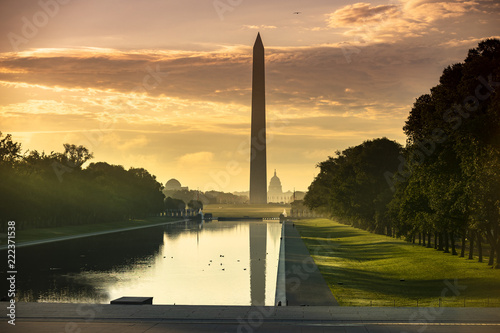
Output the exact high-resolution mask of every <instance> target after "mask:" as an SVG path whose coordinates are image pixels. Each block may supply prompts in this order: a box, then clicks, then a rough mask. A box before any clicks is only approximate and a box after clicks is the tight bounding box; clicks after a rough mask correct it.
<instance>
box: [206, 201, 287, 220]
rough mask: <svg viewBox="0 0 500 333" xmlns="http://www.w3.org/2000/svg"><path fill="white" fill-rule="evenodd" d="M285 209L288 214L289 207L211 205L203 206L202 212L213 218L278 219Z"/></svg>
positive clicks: (270, 205) (277, 205)
mask: <svg viewBox="0 0 500 333" xmlns="http://www.w3.org/2000/svg"><path fill="white" fill-rule="evenodd" d="M283 209H286V212H287V213H290V205H280V204H267V205H243V204H242V205H229V204H212V205H205V206H204V207H203V211H204V212H205V213H212V214H213V216H214V217H243V216H249V217H279V215H280V214H281V213H283Z"/></svg>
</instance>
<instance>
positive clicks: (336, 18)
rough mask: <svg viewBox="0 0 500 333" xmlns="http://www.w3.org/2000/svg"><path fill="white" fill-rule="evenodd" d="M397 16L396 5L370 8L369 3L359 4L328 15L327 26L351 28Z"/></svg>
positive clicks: (398, 11) (398, 12) (397, 9)
mask: <svg viewBox="0 0 500 333" xmlns="http://www.w3.org/2000/svg"><path fill="white" fill-rule="evenodd" d="M398 15H400V10H399V8H398V6H397V5H378V6H372V5H371V4H369V3H365V2H360V3H355V4H353V5H348V6H345V7H342V8H340V9H338V10H336V11H335V12H333V13H332V14H330V17H329V26H330V27H332V28H337V27H344V26H348V27H352V26H356V25H364V24H368V23H371V22H378V21H380V20H384V19H388V18H390V17H396V16H398Z"/></svg>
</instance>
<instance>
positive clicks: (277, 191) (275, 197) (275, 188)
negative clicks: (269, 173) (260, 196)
mask: <svg viewBox="0 0 500 333" xmlns="http://www.w3.org/2000/svg"><path fill="white" fill-rule="evenodd" d="M290 193H291V194H290ZM290 193H283V188H282V186H281V180H280V179H279V178H278V176H277V175H276V170H274V176H273V177H272V178H271V181H270V182H269V190H268V191H267V202H269V203H271V202H272V203H288V202H290V199H291V196H292V195H293V193H292V192H290Z"/></svg>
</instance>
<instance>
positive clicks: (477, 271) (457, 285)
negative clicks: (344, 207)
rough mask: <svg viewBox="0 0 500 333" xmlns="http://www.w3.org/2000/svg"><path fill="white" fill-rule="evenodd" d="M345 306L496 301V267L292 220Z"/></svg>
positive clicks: (330, 224) (499, 290)
mask: <svg viewBox="0 0 500 333" xmlns="http://www.w3.org/2000/svg"><path fill="white" fill-rule="evenodd" d="M295 224H296V226H297V228H298V230H299V232H300V234H301V236H302V239H303V240H304V242H305V244H306V246H307V248H308V249H309V252H310V253H311V255H312V257H313V258H314V260H315V262H316V264H317V265H318V267H319V269H320V271H321V273H322V274H323V277H324V278H325V280H326V282H327V284H328V285H329V287H330V289H331V290H332V292H333V294H334V295H335V297H336V298H337V300H338V301H339V303H340V304H341V305H347V306H370V305H371V306H417V305H418V306H433V307H438V306H455V307H456V306H468V307H469V306H474V307H487V306H500V270H495V269H492V268H491V266H488V264H487V263H479V262H477V260H467V259H465V258H460V257H458V256H452V255H451V254H444V253H442V252H440V251H437V250H434V249H433V248H432V249H430V248H425V247H423V246H419V245H418V244H411V243H408V242H405V241H403V240H400V239H394V238H391V237H387V236H383V235H376V234H372V233H370V232H367V231H364V230H360V229H356V228H353V227H351V226H346V225H343V224H340V223H337V222H334V221H331V220H328V219H311V220H299V221H296V222H295Z"/></svg>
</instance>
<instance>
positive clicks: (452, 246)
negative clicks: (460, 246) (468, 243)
mask: <svg viewBox="0 0 500 333" xmlns="http://www.w3.org/2000/svg"><path fill="white" fill-rule="evenodd" d="M450 240H451V254H452V255H454V256H456V255H457V254H458V253H457V248H456V247H455V233H454V232H453V231H452V232H450Z"/></svg>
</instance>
